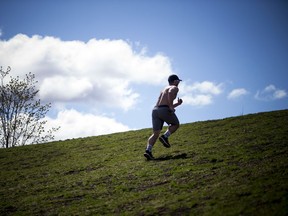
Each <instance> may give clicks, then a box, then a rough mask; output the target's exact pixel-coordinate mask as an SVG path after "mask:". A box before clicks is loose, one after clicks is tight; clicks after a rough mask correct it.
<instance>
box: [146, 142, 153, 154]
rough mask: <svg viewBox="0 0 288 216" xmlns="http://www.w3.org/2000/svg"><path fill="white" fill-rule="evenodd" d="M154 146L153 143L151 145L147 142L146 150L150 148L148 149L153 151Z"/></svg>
mask: <svg viewBox="0 0 288 216" xmlns="http://www.w3.org/2000/svg"><path fill="white" fill-rule="evenodd" d="M152 147H153V145H150V144H149V143H148V144H147V148H146V150H148V151H150V152H151V151H152Z"/></svg>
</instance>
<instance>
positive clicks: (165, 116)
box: [152, 106, 179, 131]
mask: <svg viewBox="0 0 288 216" xmlns="http://www.w3.org/2000/svg"><path fill="white" fill-rule="evenodd" d="M164 122H166V123H167V124H168V125H179V120H178V118H177V116H176V114H175V113H174V112H173V111H172V110H170V108H169V107H168V106H156V107H154V109H153V111H152V125H153V130H154V131H156V130H162V128H163V125H164Z"/></svg>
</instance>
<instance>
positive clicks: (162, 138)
mask: <svg viewBox="0 0 288 216" xmlns="http://www.w3.org/2000/svg"><path fill="white" fill-rule="evenodd" d="M159 140H160V142H161V143H162V144H163V145H164V147H166V148H170V147H171V145H170V143H169V142H168V138H166V137H165V136H164V135H162V136H160V137H159Z"/></svg>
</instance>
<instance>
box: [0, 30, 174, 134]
mask: <svg viewBox="0 0 288 216" xmlns="http://www.w3.org/2000/svg"><path fill="white" fill-rule="evenodd" d="M135 50H139V51H138V52H137V51H135ZM0 65H1V66H3V67H7V66H11V68H12V70H11V72H10V74H11V75H12V76H20V77H24V75H25V74H27V73H28V72H32V73H33V74H35V75H36V79H37V81H38V84H39V86H38V88H39V90H40V92H39V95H40V98H41V100H42V101H43V102H45V103H46V102H52V103H53V107H56V108H57V109H58V110H57V112H58V114H57V115H56V117H55V119H53V118H48V123H49V124H50V125H51V126H57V125H58V126H61V131H63V132H62V134H59V136H58V137H61V138H62V139H64V138H71V137H77V136H85V135H91V136H92V135H99V134H105V133H112V132H118V131H123V130H128V129H129V128H128V126H125V125H123V124H121V123H119V122H117V121H116V120H115V119H113V118H109V117H103V116H101V115H99V113H101V112H103V110H105V109H107V108H113V109H118V110H120V111H128V110H130V109H133V108H134V107H135V106H136V104H137V102H138V99H139V96H140V95H139V93H138V92H136V91H135V90H134V89H133V85H139V84H146V85H159V84H160V83H161V84H162V83H163V82H166V80H167V77H168V76H169V75H170V74H171V73H172V72H173V71H172V68H171V64H170V59H169V58H168V57H166V56H165V55H163V54H155V55H153V56H148V55H147V53H146V48H145V47H139V44H131V43H129V42H127V41H124V40H108V39H105V40H97V39H95V38H93V39H91V40H89V41H88V42H83V41H63V40H61V39H59V38H55V37H48V36H47V37H42V36H39V35H34V36H32V37H28V36H27V35H24V34H18V35H16V36H14V37H13V38H11V39H9V40H0ZM75 106H77V107H85V110H86V112H88V113H89V114H85V113H82V112H81V111H79V110H77V108H76V109H75V108H74V109H71V107H75ZM53 107H52V108H53ZM90 107H91V108H90ZM93 113H94V114H93ZM92 122H93V123H92ZM79 128H83V129H80V130H79ZM77 130H79V132H77ZM59 133H60V132H59ZM65 134H66V135H65Z"/></svg>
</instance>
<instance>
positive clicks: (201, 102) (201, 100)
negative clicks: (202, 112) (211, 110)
mask: <svg viewBox="0 0 288 216" xmlns="http://www.w3.org/2000/svg"><path fill="white" fill-rule="evenodd" d="M222 87H223V83H219V84H217V83H213V82H210V81H203V82H195V83H193V84H188V83H186V82H183V83H181V86H180V91H181V94H182V95H183V96H182V98H183V100H184V102H185V104H188V105H191V106H200V107H201V106H206V105H209V104H212V103H213V98H214V97H215V96H217V95H219V94H221V93H222V92H223V89H222Z"/></svg>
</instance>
